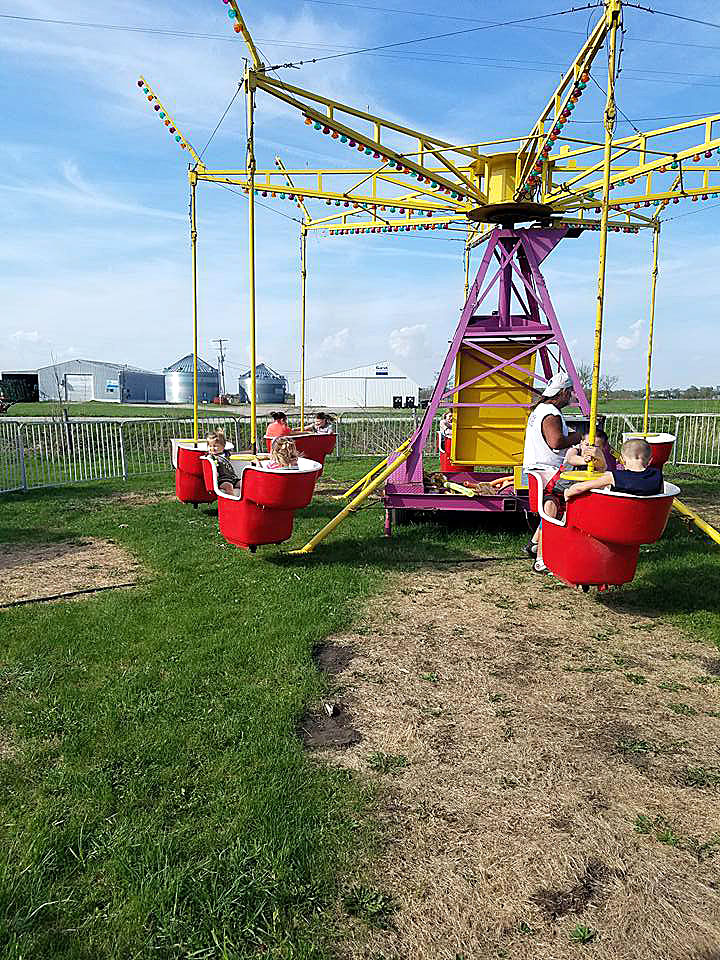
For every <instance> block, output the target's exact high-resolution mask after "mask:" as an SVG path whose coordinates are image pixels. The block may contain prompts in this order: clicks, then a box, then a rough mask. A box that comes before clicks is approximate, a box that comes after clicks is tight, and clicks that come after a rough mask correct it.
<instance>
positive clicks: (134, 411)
mask: <svg viewBox="0 0 720 960" xmlns="http://www.w3.org/2000/svg"><path fill="white" fill-rule="evenodd" d="M65 406H67V409H68V413H69V415H70V416H71V417H173V418H176V419H177V418H179V417H192V407H188V406H183V407H178V406H166V405H164V404H153V405H152V406H140V407H135V406H133V405H131V404H126V403H106V402H104V401H102V400H92V401H90V402H88V403H70V404H65ZM263 409H265V408H263ZM267 409H269V408H267ZM284 409H291V408H290V407H289V406H288V405H287V404H285V405H284ZM59 410H60V405H59V404H58V403H56V402H55V403H54V402H50V401H43V402H41V403H16V404H15V405H14V406H12V407H11V408H10V411H9V413H8V416H11V417H49V416H57V415H58V413H59ZM643 410H644V400H643V399H642V398H640V397H629V398H619V399H613V400H603V399H601V400H600V412H601V413H642V412H643ZM223 411H224V412H225V413H227V412H228V408H227V407H219V406H217V405H215V404H201V406H200V414H201V416H203V417H214V416H222V415H223ZM568 412H577V411H573V409H572V408H569V410H568ZM232 413H233V414H238V413H241V414H243V413H244V414H247V415H249V413H250V408H249V407H247V406H246V407H242V408H237V407H236V408H233V410H232ZM650 413H651V414H664V413H720V400H653V401H652V402H651V404H650ZM364 415H372V416H376V417H377V416H388V417H397V416H401V417H402V416H408V417H409V416H411V415H412V411H410V410H389V409H387V408H378V409H368V410H358V409H353V410H348V411H347V412H344V413H343V417H348V416H364Z"/></svg>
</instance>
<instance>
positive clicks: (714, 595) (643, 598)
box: [601, 524, 720, 642]
mask: <svg viewBox="0 0 720 960" xmlns="http://www.w3.org/2000/svg"><path fill="white" fill-rule="evenodd" d="M718 596H720V549H718V548H717V547H715V546H714V544H712V543H711V542H710V541H709V540H707V539H704V538H702V537H701V536H700V535H699V534H697V533H695V532H694V531H686V530H684V529H682V528H681V527H680V526H679V525H678V524H673V527H672V528H671V530H670V531H669V532H668V533H666V535H665V537H664V538H663V539H662V540H661V541H660V542H659V543H658V544H657V545H655V546H653V547H651V548H650V549H649V550H648V551H647V553H645V554H644V553H643V552H641V554H640V564H639V566H638V574H637V578H636V580H635V581H634V582H633V584H632V585H629V586H628V587H627V588H626V589H625V590H624V591H623V592H622V593H619V594H608V595H607V596H605V597H603V598H602V599H601V602H602V603H605V604H607V605H609V606H613V607H617V606H621V607H623V608H624V609H625V610H628V611H630V610H632V611H635V612H637V613H638V614H641V615H642V616H645V617H652V618H654V617H664V616H667V615H668V614H670V615H673V614H681V615H689V616H691V617H697V615H700V616H701V617H702V615H707V618H708V620H709V621H712V622H713V623H715V627H714V629H713V627H712V624H711V623H710V622H708V623H707V626H708V628H710V630H711V632H715V633H716V636H715V638H714V639H715V640H716V642H717V617H718ZM702 632H705V630H702Z"/></svg>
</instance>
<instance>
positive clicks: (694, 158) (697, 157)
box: [693, 153, 700, 163]
mask: <svg viewBox="0 0 720 960" xmlns="http://www.w3.org/2000/svg"><path fill="white" fill-rule="evenodd" d="M699 162H700V154H699V153H696V154H695V155H694V156H693V163H699Z"/></svg>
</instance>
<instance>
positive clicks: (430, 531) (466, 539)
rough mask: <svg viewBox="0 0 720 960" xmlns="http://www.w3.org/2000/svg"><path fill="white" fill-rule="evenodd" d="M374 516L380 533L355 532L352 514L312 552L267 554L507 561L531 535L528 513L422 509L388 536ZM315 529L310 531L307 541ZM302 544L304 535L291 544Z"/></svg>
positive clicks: (283, 558) (413, 564)
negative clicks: (430, 512) (455, 511)
mask: <svg viewBox="0 0 720 960" xmlns="http://www.w3.org/2000/svg"><path fill="white" fill-rule="evenodd" d="M378 506H379V505H378ZM337 512H338V511H335V513H337ZM335 513H333V514H332V515H333V516H334V515H335ZM306 516H307V517H308V519H310V518H311V517H312V519H315V518H316V517H317V514H315V515H312V514H310V513H309V511H308V512H306ZM372 519H374V522H375V523H376V524H377V527H376V535H375V536H370V537H368V536H367V532H366V530H362V531H358V534H357V536H353V530H352V522H353V519H352V517H350V518H348V519H347V520H346V521H345V523H344V524H343V525H342V526H340V527H338V529H337V530H336V531H333V532H332V533H330V535H329V536H328V539H327V540H324V541H322V542H321V543H320V544H318V546H317V547H316V548H315V551H314V552H313V553H310V554H301V555H298V554H291V553H290V552H287V551H286V552H282V553H277V554H276V555H274V556H273V557H272V558H268V559H271V561H272V562H273V563H275V564H277V565H279V566H285V565H292V564H295V565H297V564H300V565H305V564H308V565H322V566H328V567H330V566H334V565H338V564H347V563H360V564H362V563H366V564H372V565H373V566H380V567H381V568H383V569H388V570H396V571H401V570H410V569H417V567H418V565H421V566H428V567H431V566H432V565H433V564H436V563H439V564H442V563H463V562H470V563H472V562H475V563H477V562H507V561H515V560H517V559H519V558H520V556H521V553H520V549H519V548H520V543H521V541H522V539H523V538H524V537H525V536H527V523H526V522H525V518H524V516H523V514H512V515H510V514H477V513H475V514H472V515H470V514H444V515H442V516H441V517H439V516H438V515H437V514H419V515H417V516H416V517H414V519H413V521H412V522H408V523H403V524H401V525H399V526H397V527H396V528H395V530H394V532H393V536H392V537H385V536H383V513H382V510H377V513H376V517H375V518H372ZM316 532H317V530H315V529H314V530H312V531H311V532H309V533H307V534H306V541H307V540H309V539H310V537H311V536H313V535H314V534H315V533H316ZM300 546H302V541H300V542H297V545H293V547H292V549H299V548H300Z"/></svg>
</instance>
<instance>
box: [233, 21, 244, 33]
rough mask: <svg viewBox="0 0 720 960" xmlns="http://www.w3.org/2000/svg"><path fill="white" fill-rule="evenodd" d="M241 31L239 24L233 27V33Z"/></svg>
mask: <svg viewBox="0 0 720 960" xmlns="http://www.w3.org/2000/svg"><path fill="white" fill-rule="evenodd" d="M241 29H242V28H241V27H240V24H239V23H236V24H234V25H233V30H234V31H235V33H240V30H241Z"/></svg>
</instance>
